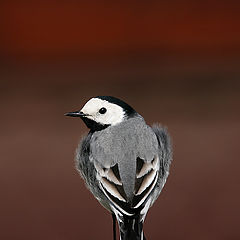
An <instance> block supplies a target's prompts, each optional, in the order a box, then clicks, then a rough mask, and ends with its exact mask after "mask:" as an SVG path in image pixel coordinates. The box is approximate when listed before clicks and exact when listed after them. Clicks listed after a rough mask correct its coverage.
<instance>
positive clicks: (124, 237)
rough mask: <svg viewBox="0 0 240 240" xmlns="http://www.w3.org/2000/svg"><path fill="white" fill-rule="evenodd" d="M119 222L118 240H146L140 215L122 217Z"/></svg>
mask: <svg viewBox="0 0 240 240" xmlns="http://www.w3.org/2000/svg"><path fill="white" fill-rule="evenodd" d="M121 220H122V221H119V222H118V224H119V229H120V240H146V238H145V236H144V233H143V220H141V219H140V215H134V216H131V217H130V216H123V218H122V219H121Z"/></svg>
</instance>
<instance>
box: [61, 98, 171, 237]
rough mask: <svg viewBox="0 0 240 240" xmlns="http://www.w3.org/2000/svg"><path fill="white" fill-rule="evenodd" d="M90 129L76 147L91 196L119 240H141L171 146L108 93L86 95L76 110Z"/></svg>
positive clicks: (156, 128)
mask: <svg viewBox="0 0 240 240" xmlns="http://www.w3.org/2000/svg"><path fill="white" fill-rule="evenodd" d="M65 115H66V116H70V117H80V118H81V119H82V120H83V121H84V123H85V124H86V125H87V127H88V128H89V129H90V131H89V133H88V134H87V135H86V136H85V137H83V138H82V140H81V142H80V144H79V146H78V148H77V151H76V162H77V169H78V170H79V172H80V174H81V176H82V177H83V179H84V180H85V182H86V185H87V187H88V188H89V190H90V191H91V192H92V194H93V195H94V196H95V197H96V199H97V200H98V201H99V202H100V203H101V204H102V205H103V206H104V207H105V208H106V209H107V210H109V211H110V212H111V213H112V217H113V236H114V239H116V231H115V230H116V225H115V224H116V219H117V222H118V225H119V229H120V239H121V240H129V239H131V240H144V239H145V236H144V234H143V222H144V219H145V217H146V214H147V211H148V209H149V208H150V207H151V206H152V204H153V203H154V202H155V200H156V199H157V197H158V196H159V194H160V192H161V190H162V188H163V186H164V184H165V182H166V179H167V176H168V173H169V166H170V163H171V159H172V151H171V144H170V139H169V136H168V133H167V131H166V129H165V128H163V127H161V126H159V125H154V126H153V127H150V126H148V125H147V124H146V123H145V121H144V119H143V117H142V116H141V115H139V114H138V113H137V112H136V111H135V110H134V109H133V108H132V107H131V106H129V105H128V104H127V103H125V102H123V101H121V100H120V99H117V98H115V97H110V96H98V97H95V98H92V99H90V100H89V101H88V102H87V103H86V104H85V105H84V107H83V108H82V109H81V110H80V111H76V112H69V113H66V114H65Z"/></svg>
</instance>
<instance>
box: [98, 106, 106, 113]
mask: <svg viewBox="0 0 240 240" xmlns="http://www.w3.org/2000/svg"><path fill="white" fill-rule="evenodd" d="M106 111H107V109H106V108H105V107H102V108H101V109H100V110H99V113H101V114H104V113H105V112H106Z"/></svg>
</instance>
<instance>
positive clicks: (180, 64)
mask: <svg viewBox="0 0 240 240" xmlns="http://www.w3.org/2000/svg"><path fill="white" fill-rule="evenodd" d="M239 12H240V4H239V3H238V1H231V0H230V1H214V0H211V1H205V0H202V1H176V0H172V1H121V2H117V1H107V0H105V1H101V2H100V1H73V0H68V1H27V0H22V1H14V0H8V1H4V0H3V1H1V3H0V36H1V37H0V81H1V84H0V99H1V101H0V106H1V135H0V144H1V148H0V154H1V158H0V169H1V174H0V189H1V198H0V199H1V200H0V213H1V214H0V239H5V240H15V239H17V240H21V239H24V240H30V239H35V240H40V239H41V240H42V239H46V240H47V239H49V240H50V239H51V240H77V239H97V238H98V239H112V231H111V224H112V223H111V216H110V214H109V213H108V212H107V211H106V210H105V209H103V208H102V207H101V206H100V204H99V203H98V202H97V201H96V200H95V199H94V198H93V196H92V195H91V194H90V192H89V191H88V190H87V189H86V188H85V185H84V183H83V180H82V179H81V178H80V177H79V175H78V173H77V172H76V170H75V168H74V153H75V148H76V146H77V144H78V141H79V140H80V137H81V135H83V134H84V133H87V131H88V130H87V128H86V127H85V125H84V124H83V123H82V122H81V121H80V120H79V119H70V118H66V117H64V116H63V114H64V113H65V112H68V111H73V110H78V109H80V108H81V107H82V106H83V105H84V104H85V102H86V101H87V100H88V99H90V98H91V97H94V96H96V95H112V96H116V97H119V98H121V99H123V100H125V101H126V102H128V103H129V104H130V105H132V106H133V107H134V108H135V109H136V110H137V111H138V112H139V113H140V114H142V115H143V116H144V118H145V120H146V121H147V123H148V124H152V123H154V122H160V123H161V124H162V125H164V126H167V127H168V130H169V132H170V134H171V137H172V141H173V147H174V161H173V163H172V168H171V173H170V177H169V178H168V181H167V183H166V185H165V188H164V190H163V192H162V194H161V196H160V197H159V199H158V201H157V202H156V203H155V205H154V206H153V207H152V209H151V210H150V211H149V214H148V216H147V219H146V222H145V232H146V237H147V239H151V240H153V239H171V240H174V239H176V240H180V239H185V240H186V239H195V240H198V239H199V240H200V239H201V240H202V239H205V240H208V239H209V240H212V239H218V240H220V239H233V240H234V239H239V238H240V233H239V213H240V211H239V210H240V209H239V202H240V193H239V183H240V181H239V167H240V162H239V154H240V150H239V134H240V112H239V105H240V104H239V103H240V95H239V94H240V81H239V77H240V31H239V26H240V18H239Z"/></svg>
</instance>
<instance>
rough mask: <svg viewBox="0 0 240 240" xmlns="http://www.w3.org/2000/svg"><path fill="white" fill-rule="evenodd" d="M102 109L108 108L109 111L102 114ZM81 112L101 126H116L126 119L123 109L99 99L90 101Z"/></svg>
mask: <svg viewBox="0 0 240 240" xmlns="http://www.w3.org/2000/svg"><path fill="white" fill-rule="evenodd" d="M101 108H106V110H107V111H106V112H105V113H104V114H101V113H100V112H99V110H100V109H101ZM81 112H83V113H84V114H87V115H88V116H87V118H89V119H92V120H94V121H95V122H97V123H100V124H109V125H116V124H118V123H120V122H122V121H123V119H124V110H123V109H122V107H120V106H118V105H116V104H113V103H110V102H108V101H106V100H102V99H99V98H92V99H90V100H89V101H88V102H87V103H86V104H85V105H84V107H83V108H82V109H81Z"/></svg>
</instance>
